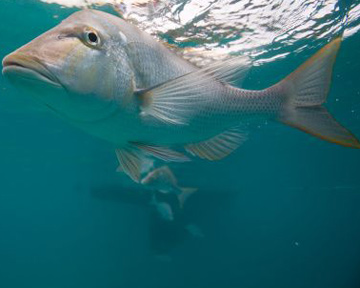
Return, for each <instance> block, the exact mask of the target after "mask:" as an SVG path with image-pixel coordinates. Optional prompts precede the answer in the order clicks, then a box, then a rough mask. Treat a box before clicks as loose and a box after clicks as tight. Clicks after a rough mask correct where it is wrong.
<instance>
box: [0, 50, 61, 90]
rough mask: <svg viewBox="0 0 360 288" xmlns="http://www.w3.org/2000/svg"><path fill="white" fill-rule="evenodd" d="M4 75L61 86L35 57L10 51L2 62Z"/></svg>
mask: <svg viewBox="0 0 360 288" xmlns="http://www.w3.org/2000/svg"><path fill="white" fill-rule="evenodd" d="M2 65H3V70H2V73H3V75H4V76H7V77H9V78H13V77H15V78H19V77H20V78H22V79H25V80H35V81H40V82H43V83H46V84H50V85H52V86H55V87H61V85H60V83H59V81H58V79H57V78H56V77H55V76H54V75H53V74H52V73H51V72H50V71H49V70H48V69H47V68H46V67H45V65H43V64H42V63H41V61H39V60H38V59H37V58H36V57H33V56H29V55H26V54H19V53H12V54H10V55H8V56H6V57H5V58H4V60H3V62H2Z"/></svg>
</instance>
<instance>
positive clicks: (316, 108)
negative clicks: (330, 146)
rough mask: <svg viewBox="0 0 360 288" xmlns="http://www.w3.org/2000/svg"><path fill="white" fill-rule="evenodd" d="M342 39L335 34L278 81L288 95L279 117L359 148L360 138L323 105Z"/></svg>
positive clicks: (328, 138)
mask: <svg viewBox="0 0 360 288" xmlns="http://www.w3.org/2000/svg"><path fill="white" fill-rule="evenodd" d="M340 43H341V37H339V38H336V39H335V40H333V41H332V42H330V43H329V44H327V45H326V46H325V47H323V48H322V49H321V50H320V51H318V52H317V53H316V54H315V55H314V56H312V57H311V58H310V59H309V60H307V61H306V62H305V63H304V64H303V65H301V66H300V67H299V68H298V69H297V70H295V71H294V72H293V73H291V74H290V75H289V76H287V77H286V78H285V79H284V80H282V81H281V82H280V83H278V84H276V85H275V86H277V88H278V89H281V90H282V91H283V92H284V93H285V94H286V98H287V101H286V105H285V106H284V109H283V111H282V113H281V114H280V119H279V120H280V121H281V122H283V123H284V124H287V125H289V126H292V127H295V128H297V129H300V130H302V131H304V132H306V133H309V134H311V135H313V136H315V137H318V138H320V139H323V140H326V141H329V142H332V143H336V144H339V145H342V146H347V147H352V148H360V142H359V141H358V139H356V137H355V136H354V135H353V134H352V133H351V132H350V131H348V130H347V129H346V128H344V127H343V126H341V125H340V124H339V123H338V122H337V121H336V120H335V119H334V118H333V117H332V116H331V115H330V113H329V112H328V111H327V109H326V108H325V107H323V106H321V105H322V104H323V103H325V101H326V98H327V95H328V92H329V90H330V83H331V77H332V70H333V66H334V63H335V58H336V54H337V52H338V50H339V48H340Z"/></svg>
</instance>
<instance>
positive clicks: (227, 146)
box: [185, 127, 247, 161]
mask: <svg viewBox="0 0 360 288" xmlns="http://www.w3.org/2000/svg"><path fill="white" fill-rule="evenodd" d="M246 139H247V136H246V134H245V133H244V132H243V131H242V130H240V129H239V128H238V127H236V128H232V129H229V130H226V131H225V132H223V133H221V134H219V135H216V136H215V137H213V138H211V139H208V140H206V141H202V142H199V143H194V144H188V145H186V146H185V149H186V150H187V151H189V152H190V153H191V154H193V155H196V156H198V157H200V158H202V159H207V160H210V161H214V160H220V159H222V158H224V157H226V156H228V155H229V154H231V153H232V152H233V151H235V150H236V149H237V148H238V147H239V146H240V145H241V144H242V143H243V142H244V141H245V140H246Z"/></svg>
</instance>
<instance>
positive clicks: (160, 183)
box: [141, 166, 198, 208]
mask: <svg viewBox="0 0 360 288" xmlns="http://www.w3.org/2000/svg"><path fill="white" fill-rule="evenodd" d="M141 184H143V185H146V186H147V187H148V188H150V189H152V190H157V191H159V192H161V193H164V194H171V193H172V194H175V195H176V196H177V199H178V200H179V205H180V208H183V207H184V204H185V201H186V200H187V199H188V197H189V196H190V195H191V194H193V193H194V192H196V191H197V190H198V189H197V188H189V187H186V188H185V187H180V186H179V184H178V180H177V178H176V177H175V175H174V173H173V172H172V171H171V169H170V168H169V167H168V166H162V167H160V168H157V169H155V170H153V171H150V172H149V173H148V174H147V175H146V176H145V177H144V178H143V179H142V180H141Z"/></svg>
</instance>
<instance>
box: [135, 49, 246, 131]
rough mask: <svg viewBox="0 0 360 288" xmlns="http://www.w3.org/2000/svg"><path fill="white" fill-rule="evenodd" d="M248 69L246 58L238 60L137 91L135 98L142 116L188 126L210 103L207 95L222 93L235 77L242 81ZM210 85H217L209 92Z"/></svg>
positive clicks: (229, 60)
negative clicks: (137, 100)
mask: <svg viewBox="0 0 360 288" xmlns="http://www.w3.org/2000/svg"><path fill="white" fill-rule="evenodd" d="M249 65H250V60H249V58H248V57H246V56H237V57H234V58H230V59H227V60H225V61H219V62H216V63H213V64H211V65H209V66H207V67H204V68H202V69H199V70H196V71H194V72H190V73H188V74H185V75H183V76H180V77H178V78H175V79H173V80H170V81H167V82H165V83H162V84H159V85H156V86H154V87H151V88H148V89H144V90H139V91H137V92H135V95H136V96H137V97H138V99H139V101H140V110H141V114H142V115H143V116H149V115H150V116H152V117H155V118H156V119H158V120H160V121H162V122H165V123H169V124H176V125H188V122H189V119H191V117H192V115H193V114H195V113H196V112H197V110H198V109H199V106H198V105H201V104H204V103H206V102H207V101H209V97H208V94H209V93H210V92H211V93H215V92H216V91H214V89H218V90H219V91H217V92H216V93H222V92H223V90H222V89H223V88H222V87H223V85H224V84H227V83H228V82H229V81H233V80H234V76H236V77H237V78H241V77H243V76H244V74H245V71H247V69H248V67H249ZM236 77H235V78H236ZM215 82H217V83H215ZM219 82H220V83H219ZM221 83H222V84H223V85H221ZM211 84H217V85H212V86H211V88H209V85H211ZM209 89H212V90H209Z"/></svg>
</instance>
